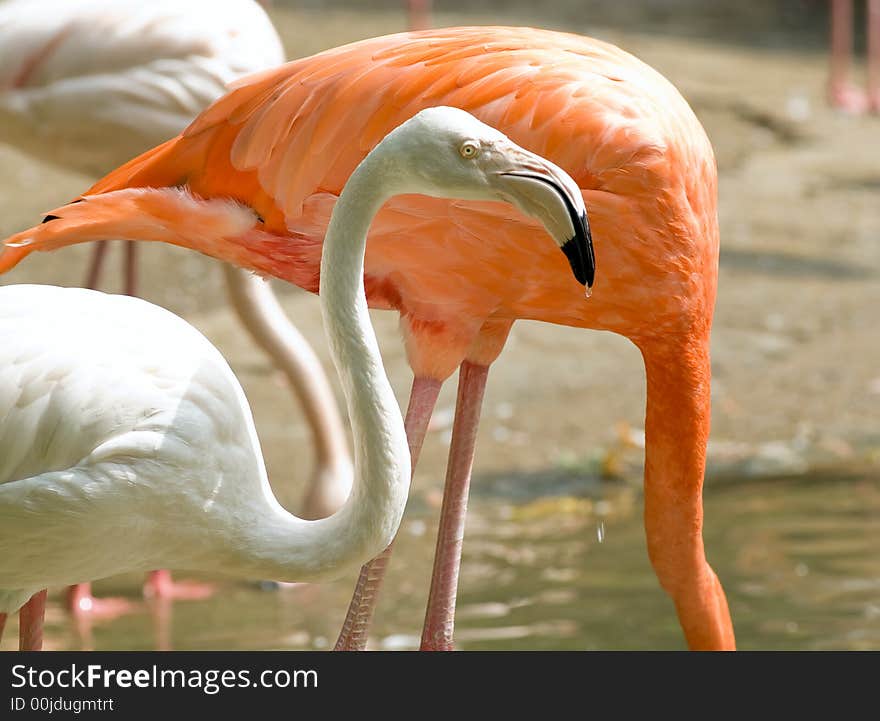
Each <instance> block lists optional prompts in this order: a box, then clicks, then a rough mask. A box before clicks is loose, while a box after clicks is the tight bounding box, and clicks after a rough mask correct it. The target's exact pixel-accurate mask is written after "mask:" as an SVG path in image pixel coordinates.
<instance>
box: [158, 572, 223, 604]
mask: <svg viewBox="0 0 880 721" xmlns="http://www.w3.org/2000/svg"><path fill="white" fill-rule="evenodd" d="M213 593H214V587H213V586H212V585H211V584H209V583H196V582H195V581H184V582H179V581H178V582H175V581H173V580H172V579H171V571H168V570H165V569H163V570H160V571H150V573H149V575H148V576H147V581H146V583H145V584H144V596H146V597H147V598H164V599H168V600H172V601H200V600H202V599H205V598H208V597H210V596H211V595H212V594H213Z"/></svg>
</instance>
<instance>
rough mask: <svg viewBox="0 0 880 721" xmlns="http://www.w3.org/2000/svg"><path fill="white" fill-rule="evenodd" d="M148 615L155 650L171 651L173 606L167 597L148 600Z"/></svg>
mask: <svg viewBox="0 0 880 721" xmlns="http://www.w3.org/2000/svg"><path fill="white" fill-rule="evenodd" d="M149 605H150V616H151V617H152V620H153V637H154V638H155V650H156V651H171V650H173V648H172V646H171V620H172V615H173V613H174V608H173V604H172V601H171V599H169V598H162V597H158V598H153V599H151V600H150V604H149Z"/></svg>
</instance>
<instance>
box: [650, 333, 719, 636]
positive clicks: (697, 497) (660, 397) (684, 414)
mask: <svg viewBox="0 0 880 721" xmlns="http://www.w3.org/2000/svg"><path fill="white" fill-rule="evenodd" d="M707 335H708V334H707ZM642 354H643V356H644V358H645V368H646V371H647V377H648V406H647V416H646V420H645V434H646V443H645V448H646V453H645V530H646V535H647V540H648V554H649V556H650V558H651V563H652V564H653V566H654V571H655V572H656V574H657V578H658V579H659V581H660V585H661V586H662V587H663V588H664V589H665V590H666V592H667V593H668V594H669V595H670V596H671V597H672V600H673V601H674V602H675V608H676V611H677V613H678V619H679V622H680V623H681V626H682V629H683V630H684V634H685V637H686V639H687V642H688V645H689V646H690V648H691V649H693V650H734V649H735V647H736V641H735V639H734V634H733V624H732V623H731V620H730V611H729V610H728V608H727V599H726V598H725V596H724V590H723V589H722V588H721V584H720V582H719V581H718V578H717V576H716V575H715V572H714V571H713V570H712V568H711V567H710V566H709V563H708V562H707V561H706V555H705V550H704V548H703V499H702V491H703V476H704V473H705V466H706V443H707V441H708V437H709V422H710V379H711V369H710V364H709V349H708V337H707V338H706V339H705V340H704V341H702V342H700V341H699V340H693V339H692V340H691V341H685V342H683V343H682V344H681V345H676V344H670V343H669V342H668V339H667V341H666V342H665V344H664V346H663V347H662V349H661V346H660V345H658V346H656V348H655V347H653V346H647V347H646V346H643V347H642Z"/></svg>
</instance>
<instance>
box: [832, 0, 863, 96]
mask: <svg viewBox="0 0 880 721" xmlns="http://www.w3.org/2000/svg"><path fill="white" fill-rule="evenodd" d="M852 49H853V5H852V0H831V74H830V77H829V79H828V102H829V103H831V105H832V106H833V107H835V108H840V109H841V110H844V111H846V112H849V113H863V112H865V109H866V108H867V100H866V98H865V95H864V93H862V92H861V91H860V90H859V89H858V88H856V87H855V86H854V85H852V83H850V81H849V69H850V61H851V60H852Z"/></svg>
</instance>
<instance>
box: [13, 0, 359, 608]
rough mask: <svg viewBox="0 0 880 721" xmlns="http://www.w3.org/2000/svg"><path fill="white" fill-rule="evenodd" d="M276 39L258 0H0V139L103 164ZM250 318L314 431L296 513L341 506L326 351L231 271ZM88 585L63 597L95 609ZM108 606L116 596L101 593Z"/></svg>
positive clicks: (79, 162) (340, 465) (64, 158)
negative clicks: (317, 350) (319, 352)
mask: <svg viewBox="0 0 880 721" xmlns="http://www.w3.org/2000/svg"><path fill="white" fill-rule="evenodd" d="M283 61H284V51H283V48H282V45H281V40H280V39H279V37H278V34H277V33H276V31H275V29H274V28H273V26H272V23H271V22H270V21H269V19H268V18H267V16H266V14H265V12H264V11H263V10H262V8H260V7H259V5H258V4H257V3H255V2H253V0H232V1H230V2H224V3H219V4H218V3H213V2H210V1H208V0H187V2H172V1H170V0H158V1H157V2H150V3H142V2H137V1H136V0H78V1H77V2H71V1H70V0H63V1H59V0H7V1H6V2H4V3H2V4H0V90H2V92H0V140H3V141H6V142H9V143H12V144H15V145H17V146H18V147H20V148H22V149H23V150H25V151H26V152H28V153H30V154H32V155H35V156H37V157H39V158H41V159H43V160H47V161H49V162H52V163H55V164H59V165H63V166H66V167H69V168H72V169H74V170H77V171H79V172H82V173H85V174H92V175H101V174H103V173H105V172H107V171H108V170H109V169H111V168H113V167H115V166H116V165H118V164H119V163H122V162H124V161H125V160H127V159H128V158H130V157H131V156H133V155H135V154H137V153H139V152H142V151H143V150H145V149H147V148H149V147H151V146H153V145H155V144H156V143H159V142H162V141H163V140H165V139H167V138H169V137H172V136H173V135H175V134H176V133H178V132H180V131H181V130H182V129H183V128H185V127H186V125H187V124H188V123H189V122H190V121H191V120H192V119H193V117H194V116H195V115H196V114H197V113H198V112H199V111H200V110H201V109H202V108H204V107H205V106H206V105H208V104H209V103H210V102H211V101H212V100H214V99H215V98H217V97H219V96H220V95H221V94H222V93H223V92H224V90H225V85H226V83H227V82H229V81H230V80H232V79H234V78H236V77H238V76H240V75H242V74H245V73H249V72H253V71H256V70H261V69H264V68H266V67H270V66H274V65H278V64H280V63H281V62H283ZM106 247H107V243H106V242H102V243H99V244H96V250H95V255H94V257H93V261H92V265H91V267H90V269H89V273H88V278H87V280H86V285H87V286H88V287H96V286H97V283H98V280H99V275H100V270H101V264H102V262H103V259H104V257H105V253H106ZM125 248H126V251H125V268H126V271H125V282H124V290H125V292H126V293H128V294H129V295H133V294H134V293H135V290H136V282H135V281H136V267H135V248H136V246H135V245H134V244H131V243H125ZM226 278H227V285H228V288H229V294H230V299H231V300H232V302H233V306H234V307H235V310H236V312H237V313H238V315H239V317H240V318H241V319H242V321H243V323H244V325H245V327H246V328H247V329H248V331H249V332H250V334H251V335H252V336H253V337H254V339H255V340H256V342H257V343H258V345H260V346H261V347H262V348H263V349H264V350H265V351H266V352H267V353H268V355H269V356H270V358H272V359H273V360H274V362H275V364H276V365H277V366H278V367H279V368H281V370H282V371H283V372H284V374H285V376H286V377H287V378H288V380H289V382H290V384H291V386H292V388H293V389H294V390H295V392H296V395H297V397H298V399H299V400H300V402H301V404H302V406H303V409H304V411H305V415H306V418H307V420H308V422H309V424H310V426H311V429H312V434H313V437H314V441H315V449H316V458H315V468H314V471H313V473H312V476H311V478H310V482H309V484H308V486H307V491H306V497H305V502H304V504H303V514H304V516H305V517H306V518H320V517H323V516H326V515H329V514H330V513H332V512H333V511H334V510H336V509H337V508H339V507H340V506H341V505H342V503H343V502H344V501H345V498H346V497H347V496H348V493H349V490H350V488H351V473H352V469H351V461H350V459H349V456H348V449H347V445H346V441H345V434H344V429H343V426H342V423H341V421H340V418H339V414H338V411H337V408H336V402H335V398H334V396H333V393H332V391H331V389H330V385H329V383H328V382H327V379H326V376H325V375H324V372H323V369H322V367H321V364H320V362H319V361H318V359H317V357H316V356H315V354H314V352H313V351H312V349H311V348H310V347H309V345H308V343H307V342H306V341H305V339H304V338H303V337H302V336H301V334H300V333H299V332H298V331H297V330H296V329H295V328H294V327H293V326H292V325H291V324H290V322H289V321H288V320H287V318H286V316H284V314H283V312H281V309H280V306H279V305H278V302H277V300H276V299H275V297H274V295H273V294H272V291H271V289H270V288H269V287H268V286H267V285H266V283H265V281H263V280H262V279H260V278H258V277H256V276H254V275H253V274H251V273H248V272H242V271H240V270H234V269H229V270H228V271H227V272H226ZM204 590H205V587H204V586H199V585H194V584H189V585H177V586H173V585H172V584H171V579H170V576H169V575H168V574H167V573H164V572H156V573H153V574H151V576H150V579H149V581H148V584H147V586H146V587H145V591H146V592H147V593H148V594H149V595H153V596H162V595H167V596H175V595H185V596H193V595H195V596H196V597H198V596H199V595H202V594H203V593H204ZM94 604H95V600H94V599H93V598H92V597H91V593H90V589H89V588H88V587H87V586H85V585H84V586H81V587H79V588H76V589H72V592H71V594H70V596H69V605H70V606H71V608H72V609H74V610H92V609H94V608H95V605H94ZM102 604H103V605H102V607H101V608H102V609H103V610H104V611H106V612H112V611H113V610H114V609H116V608H117V607H118V606H119V604H118V603H114V602H111V601H110V600H107V599H105V600H104V601H103V602H102Z"/></svg>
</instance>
